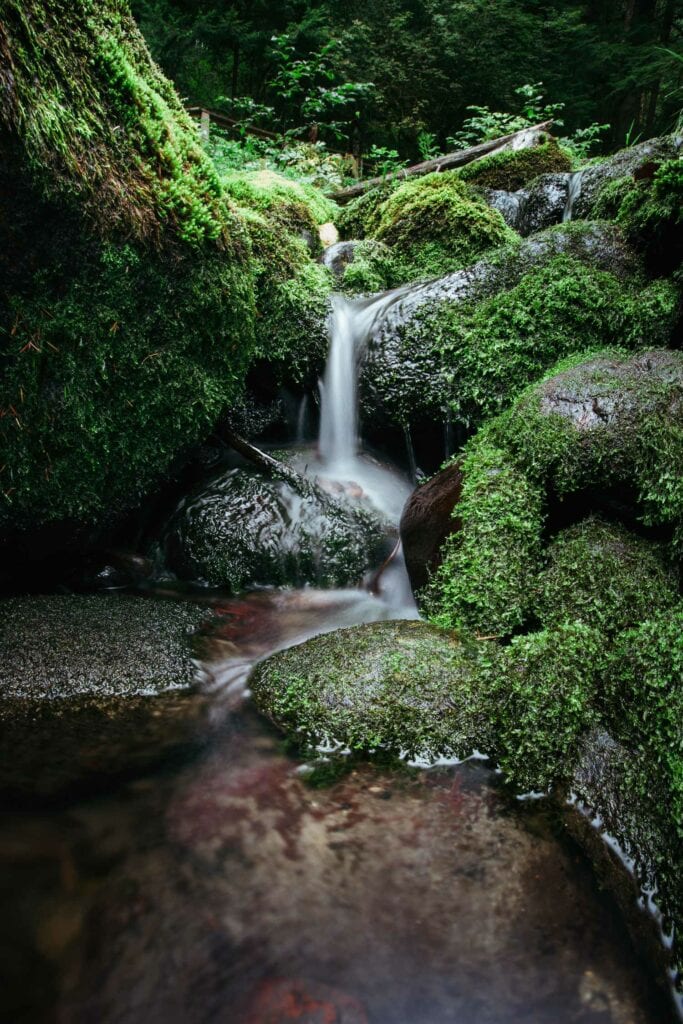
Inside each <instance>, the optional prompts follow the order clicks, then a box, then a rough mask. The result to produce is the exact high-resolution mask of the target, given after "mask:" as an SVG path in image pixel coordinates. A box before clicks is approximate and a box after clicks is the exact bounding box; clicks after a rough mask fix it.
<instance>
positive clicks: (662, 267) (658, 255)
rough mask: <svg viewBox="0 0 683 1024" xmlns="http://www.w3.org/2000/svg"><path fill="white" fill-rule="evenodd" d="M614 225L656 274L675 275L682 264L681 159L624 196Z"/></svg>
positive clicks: (668, 163) (669, 161)
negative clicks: (618, 227) (618, 225)
mask: <svg viewBox="0 0 683 1024" xmlns="http://www.w3.org/2000/svg"><path fill="white" fill-rule="evenodd" d="M617 221H618V223H619V224H621V225H622V227H623V229H624V231H625V233H626V235H627V237H628V238H629V239H630V241H631V242H632V244H633V245H634V246H635V247H636V248H638V249H639V250H640V251H642V252H643V253H644V255H645V259H646V260H647V263H648V265H649V266H650V267H651V268H652V269H653V270H654V271H656V272H657V273H674V272H675V273H676V274H677V276H678V279H679V282H680V280H681V278H680V274H681V270H680V268H681V262H682V261H683V157H681V156H679V157H678V158H677V159H675V160H668V161H666V162H665V163H663V164H662V165H661V166H660V167H658V168H657V170H656V171H655V174H654V177H653V179H652V180H651V181H648V180H647V179H646V180H645V181H643V182H639V183H638V185H637V186H636V187H635V188H633V189H630V190H628V191H627V192H625V193H624V195H623V199H622V201H621V203H620V205H619V211H618V213H617Z"/></svg>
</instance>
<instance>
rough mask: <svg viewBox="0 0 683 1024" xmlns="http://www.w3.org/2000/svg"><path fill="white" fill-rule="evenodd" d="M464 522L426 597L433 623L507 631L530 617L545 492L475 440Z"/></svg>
mask: <svg viewBox="0 0 683 1024" xmlns="http://www.w3.org/2000/svg"><path fill="white" fill-rule="evenodd" d="M462 472H463V486H462V494H461V498H460V500H459V502H458V504H457V507H456V509H455V510H454V515H457V519H458V524H459V528H458V529H456V531H455V532H454V533H452V534H451V535H450V536H449V537H448V539H447V540H446V542H445V544H444V546H443V548H442V549H441V554H442V561H441V564H440V566H439V568H438V569H437V571H436V573H435V574H434V576H433V577H432V579H431V580H430V583H429V584H428V586H427V589H426V591H425V593H424V595H423V601H424V607H425V610H426V612H427V614H428V615H429V618H430V620H431V621H433V622H435V623H436V624H437V625H440V626H443V627H447V628H464V629H471V630H475V631H476V632H478V633H480V634H482V635H495V636H502V635H506V634H509V633H511V632H512V631H513V630H515V629H518V628H519V627H520V626H522V624H523V623H524V622H525V620H526V619H527V617H528V615H529V612H530V606H531V602H532V593H533V584H534V581H535V578H536V575H537V573H538V571H539V569H540V565H541V562H540V558H541V529H542V525H543V511H542V508H543V503H542V493H541V491H540V490H539V489H538V488H537V487H536V486H535V485H534V484H533V483H532V482H530V481H529V480H527V479H526V478H525V476H524V474H522V473H520V472H518V471H517V470H516V469H515V468H513V467H511V466H510V465H509V462H508V460H507V457H506V455H505V453H504V452H503V451H501V450H500V449H497V448H496V447H494V446H493V445H491V444H489V443H488V442H487V441H486V439H485V438H483V439H480V438H474V439H473V441H472V442H470V443H469V445H468V446H467V447H466V449H465V454H464V457H463V459H462Z"/></svg>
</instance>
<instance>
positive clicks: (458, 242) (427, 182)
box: [375, 171, 510, 280]
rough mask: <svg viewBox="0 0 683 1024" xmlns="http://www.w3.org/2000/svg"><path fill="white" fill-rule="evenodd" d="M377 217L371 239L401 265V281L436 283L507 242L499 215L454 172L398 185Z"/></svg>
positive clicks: (430, 175) (506, 231)
mask: <svg viewBox="0 0 683 1024" xmlns="http://www.w3.org/2000/svg"><path fill="white" fill-rule="evenodd" d="M379 212H380V222H379V227H378V228H377V231H376V232H375V237H376V238H377V239H378V240H379V241H382V242H386V243H387V244H388V245H390V246H391V247H392V248H393V251H394V252H395V254H396V255H397V256H398V258H399V259H400V260H401V261H402V262H403V263H404V264H405V266H406V270H405V272H404V280H414V279H416V278H418V277H425V278H430V277H438V276H440V275H442V274H446V273H448V272H449V271H451V270H455V269H457V268H458V267H463V266H466V265H467V264H468V263H472V262H473V260H474V259H475V258H476V257H477V256H479V255H481V253H483V252H484V251H485V250H486V249H491V248H493V247H494V246H496V245H500V244H502V243H503V242H505V241H506V240H507V239H508V238H509V237H510V233H509V229H508V228H507V227H506V225H505V222H504V220H503V218H502V217H501V216H500V214H499V213H498V212H497V211H496V210H492V209H491V208H490V207H489V206H488V204H487V203H485V202H484V200H483V199H481V198H480V197H478V196H477V195H476V194H475V193H474V192H472V191H471V190H470V189H469V188H468V186H467V185H465V184H464V183H463V182H461V181H460V179H459V178H458V176H457V175H456V174H455V172H449V171H447V172H444V173H443V174H428V175H426V176H425V177H423V178H417V179H415V180H410V181H405V182H403V183H402V184H401V185H399V187H398V188H397V189H396V190H395V191H394V192H392V194H391V195H390V196H389V197H388V199H386V200H385V201H384V202H383V203H382V206H381V208H380V211H379Z"/></svg>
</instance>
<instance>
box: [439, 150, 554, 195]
mask: <svg viewBox="0 0 683 1024" xmlns="http://www.w3.org/2000/svg"><path fill="white" fill-rule="evenodd" d="M571 168H572V161H571V158H570V157H569V155H568V154H567V152H566V151H565V150H564V149H562V147H561V146H559V145H558V143H557V142H556V140H555V139H549V140H548V141H547V142H543V143H541V144H540V145H538V146H530V147H528V148H527V149H517V150H513V149H508V150H504V151H503V152H502V153H494V154H493V155H492V156H486V157H482V158H481V159H480V160H475V161H474V162H473V163H471V164H466V165H465V167H463V168H461V170H459V171H458V175H459V176H460V178H461V179H462V180H463V181H467V182H469V184H470V185H476V186H478V187H479V188H495V189H505V190H506V191H508V192H516V191H517V189H520V188H524V186H525V185H528V184H529V183H530V182H531V181H533V179H534V178H537V177H538V176H539V174H551V173H555V172H563V171H570V170H571Z"/></svg>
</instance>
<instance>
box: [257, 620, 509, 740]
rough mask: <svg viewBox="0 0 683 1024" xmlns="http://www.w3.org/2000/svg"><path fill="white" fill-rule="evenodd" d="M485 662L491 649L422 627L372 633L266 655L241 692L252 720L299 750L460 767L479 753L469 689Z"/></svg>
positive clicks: (390, 626) (478, 725)
mask: <svg viewBox="0 0 683 1024" xmlns="http://www.w3.org/2000/svg"><path fill="white" fill-rule="evenodd" d="M483 651H486V654H487V656H488V658H489V660H488V662H487V659H486V657H483ZM494 658H495V652H494V650H493V648H491V647H490V645H489V646H484V647H482V644H480V643H477V642H475V641H474V640H473V639H470V638H468V637H466V636H463V637H458V636H456V634H454V633H449V632H446V631H445V630H441V629H437V628H436V627H435V626H430V625H428V624H427V623H425V622H408V621H394V622H382V623H371V624H368V625H364V626H356V627H354V628H353V629H342V630H337V631H336V632H334V633H328V634H326V635H324V636H319V637H314V638H313V639H312V640H309V641H307V642H306V643H305V644H301V645H300V646H298V647H293V648H290V649H289V650H287V651H283V652H281V653H279V654H276V655H273V656H272V657H271V658H268V659H267V660H266V661H264V662H261V664H259V665H257V666H256V668H255V669H254V671H253V672H252V674H251V676H250V678H249V686H250V689H251V691H252V694H253V699H254V702H255V704H256V706H257V707H258V708H259V710H260V711H262V712H263V713H264V714H266V715H267V716H268V717H269V718H270V719H271V720H272V721H273V722H274V723H275V724H276V725H277V726H278V727H279V728H281V729H284V730H285V731H287V732H288V733H290V734H292V735H295V736H296V737H297V739H298V740H300V741H301V742H302V743H304V744H309V745H315V744H320V743H325V744H333V745H334V744H339V745H341V746H342V747H350V748H351V749H352V750H355V749H358V750H371V749H376V748H378V747H385V748H388V749H390V750H394V751H406V752H409V753H411V754H414V755H420V756H426V757H431V756H438V755H441V754H446V755H448V754H450V755H452V754H455V755H457V756H461V757H462V756H464V757H467V756H469V755H470V754H471V753H472V751H473V750H474V749H475V747H478V749H482V748H484V749H485V748H486V743H487V736H488V735H489V730H490V727H489V724H488V722H487V721H486V720H485V714H484V713H483V705H482V702H480V701H476V700H474V699H473V688H475V689H477V690H478V689H479V688H480V687H482V686H483V685H485V683H484V679H485V676H486V671H487V667H488V666H489V665H491V664H492V661H493V659H494Z"/></svg>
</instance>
